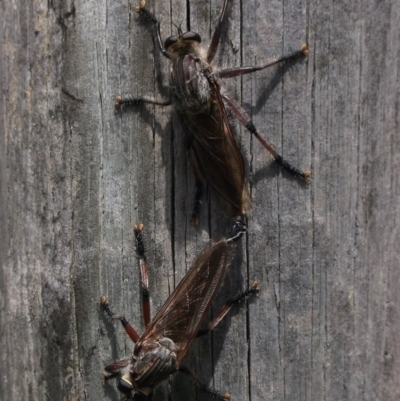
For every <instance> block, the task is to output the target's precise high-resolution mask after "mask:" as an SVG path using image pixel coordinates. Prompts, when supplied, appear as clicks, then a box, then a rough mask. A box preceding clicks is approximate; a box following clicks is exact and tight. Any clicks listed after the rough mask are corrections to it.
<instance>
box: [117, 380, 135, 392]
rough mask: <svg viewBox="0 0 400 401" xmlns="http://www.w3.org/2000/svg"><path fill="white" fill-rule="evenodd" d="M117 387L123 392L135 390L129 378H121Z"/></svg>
mask: <svg viewBox="0 0 400 401" xmlns="http://www.w3.org/2000/svg"><path fill="white" fill-rule="evenodd" d="M117 388H118V390H119V391H121V393H123V394H130V393H131V392H132V390H133V386H132V384H131V383H129V382H128V380H125V379H120V380H119V381H118V383H117Z"/></svg>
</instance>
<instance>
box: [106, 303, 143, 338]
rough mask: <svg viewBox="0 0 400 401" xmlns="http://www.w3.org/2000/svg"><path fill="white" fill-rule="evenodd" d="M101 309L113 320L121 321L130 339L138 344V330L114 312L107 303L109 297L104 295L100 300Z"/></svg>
mask: <svg viewBox="0 0 400 401" xmlns="http://www.w3.org/2000/svg"><path fill="white" fill-rule="evenodd" d="M100 308H101V309H103V311H104V312H105V313H106V314H107V315H108V316H110V318H111V319H113V320H119V321H120V322H121V324H122V326H123V328H124V329H125V331H126V333H127V334H128V336H129V337H130V339H131V340H132V341H133V342H134V343H136V342H137V341H138V340H139V338H140V337H139V334H138V333H137V332H136V330H135V329H134V328H133V327H132V326H131V324H130V323H129V322H128V321H127V320H126V319H125V318H124V317H123V316H119V315H115V314H114V313H113V311H112V310H111V307H110V305H109V304H108V302H107V297H105V296H104V295H103V296H102V297H101V298H100Z"/></svg>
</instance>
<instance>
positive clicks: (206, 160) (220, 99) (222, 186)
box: [116, 0, 311, 225]
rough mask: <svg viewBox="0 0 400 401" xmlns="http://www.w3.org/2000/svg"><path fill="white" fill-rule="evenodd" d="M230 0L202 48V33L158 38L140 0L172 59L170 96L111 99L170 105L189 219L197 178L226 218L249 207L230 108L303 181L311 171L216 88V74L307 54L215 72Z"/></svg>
mask: <svg viewBox="0 0 400 401" xmlns="http://www.w3.org/2000/svg"><path fill="white" fill-rule="evenodd" d="M230 1H232V0H224V5H223V7H222V11H221V15H220V17H219V21H218V25H217V27H216V28H215V31H214V34H213V37H212V40H211V44H210V46H209V48H208V50H207V51H205V49H204V48H203V47H201V37H200V35H199V34H198V33H195V32H190V31H189V32H185V33H183V32H182V30H181V28H180V27H178V33H177V35H174V36H171V37H169V38H168V39H166V40H165V42H164V44H163V43H162V40H161V34H160V23H159V22H158V20H157V19H156V18H155V16H154V15H153V14H152V13H151V12H150V11H149V10H148V9H147V8H145V1H144V0H142V1H141V2H140V6H139V7H136V9H135V11H136V12H137V13H138V14H139V15H140V16H142V17H145V18H146V19H147V20H149V21H150V22H152V23H153V24H154V35H155V39H156V41H157V43H158V47H159V49H160V51H161V53H162V54H163V55H164V56H165V57H167V58H168V59H170V60H171V76H170V79H171V88H170V90H171V95H170V99H169V100H167V101H165V102H161V101H160V102H158V101H154V100H151V99H145V98H124V99H123V98H121V97H120V96H117V98H116V108H121V106H122V105H137V104H143V103H150V104H154V105H159V106H168V105H171V104H172V105H173V106H174V108H175V110H176V112H177V114H178V117H179V120H180V122H181V123H182V126H183V129H184V131H185V135H186V147H187V154H188V158H189V163H190V166H191V169H192V171H193V174H194V177H195V181H196V194H195V203H194V207H193V213H192V218H191V223H192V224H194V225H197V224H198V222H199V212H200V199H201V196H202V192H203V184H202V180H201V179H205V180H206V181H208V182H209V183H210V185H211V187H212V188H213V189H214V192H215V194H216V195H217V198H218V200H219V203H220V205H221V208H222V210H223V211H224V212H225V214H226V215H227V216H229V217H237V216H243V215H244V214H245V213H246V212H247V211H248V210H249V209H250V204H251V202H250V195H249V192H248V189H247V186H246V183H245V167H244V161H243V157H242V155H241V153H240V150H239V148H238V145H237V143H236V140H235V138H234V136H233V134H232V127H231V124H230V122H229V118H228V116H227V113H226V108H228V109H230V110H231V111H232V113H233V114H234V115H235V116H236V117H237V118H238V120H239V121H240V122H241V123H242V124H243V125H244V126H245V127H246V129H247V130H248V131H249V132H250V133H252V134H253V135H255V137H256V138H257V139H258V140H259V141H260V142H261V144H262V145H263V146H264V147H265V148H266V149H267V150H268V151H269V152H270V153H271V154H272V156H273V157H274V158H275V160H276V161H277V162H278V163H279V164H280V165H281V166H283V167H284V168H286V169H287V170H288V171H290V172H291V173H292V174H293V175H295V176H297V177H300V178H301V179H302V180H304V181H305V182H307V181H308V180H309V177H310V174H311V173H310V171H305V172H301V171H300V170H299V169H298V168H296V167H294V166H292V165H291V164H290V163H289V162H287V161H286V160H285V159H283V157H282V156H281V155H279V154H278V153H277V152H276V151H275V150H274V149H273V148H272V147H271V145H270V144H269V143H268V142H267V141H266V140H265V139H263V138H262V137H261V136H260V135H259V133H258V131H257V129H256V127H255V126H254V124H253V122H252V121H251V119H250V117H249V116H248V115H247V113H246V112H245V111H244V110H243V108H242V107H241V106H240V105H239V104H238V103H237V102H236V101H235V100H233V99H231V98H230V97H228V96H227V95H225V94H223V93H221V90H220V89H221V86H220V79H222V78H232V77H236V76H239V75H244V74H249V73H252V72H255V71H259V70H263V69H265V68H267V67H270V66H272V65H275V64H278V63H281V62H285V61H288V60H291V59H295V58H298V57H300V56H307V55H308V48H307V45H303V46H302V48H301V50H299V51H296V52H293V53H291V54H289V55H286V56H284V57H281V58H279V59H276V60H273V61H271V62H269V63H267V64H265V65H263V66H260V67H237V68H228V69H225V70H221V71H214V70H213V68H212V66H211V65H210V63H211V62H212V60H213V59H214V56H215V54H216V52H217V48H218V44H219V41H220V37H221V29H222V25H223V23H224V22H225V20H226V18H227V17H226V14H227V13H226V9H227V6H228V3H229V2H230Z"/></svg>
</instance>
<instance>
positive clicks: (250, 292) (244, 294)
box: [196, 281, 260, 337]
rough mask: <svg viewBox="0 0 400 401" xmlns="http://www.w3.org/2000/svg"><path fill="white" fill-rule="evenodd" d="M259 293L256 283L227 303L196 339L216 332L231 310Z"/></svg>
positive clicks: (200, 331) (199, 332)
mask: <svg viewBox="0 0 400 401" xmlns="http://www.w3.org/2000/svg"><path fill="white" fill-rule="evenodd" d="M259 291H260V288H259V287H258V283H257V281H255V282H254V283H253V285H252V286H251V288H248V289H247V290H245V291H242V292H240V293H239V294H238V295H236V296H235V297H233V298H231V299H230V300H228V301H227V302H226V303H225V305H224V306H223V307H222V308H221V310H220V311H219V313H218V315H217V316H216V317H215V318H214V319H213V320H212V321H211V322H210V323H209V324H208V326H207V328H206V329H203V330H199V331H198V333H197V336H196V337H201V336H204V335H205V334H207V333H209V332H210V331H212V330H214V329H215V327H216V326H217V325H218V323H219V322H220V321H221V320H222V319H223V318H224V317H225V315H226V314H227V313H228V312H229V311H230V309H231V308H232V306H233V305H234V304H237V303H239V302H240V301H242V300H243V299H245V298H247V297H249V296H251V295H254V294H256V293H258V292H259Z"/></svg>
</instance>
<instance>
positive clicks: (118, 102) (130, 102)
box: [115, 95, 171, 109]
mask: <svg viewBox="0 0 400 401" xmlns="http://www.w3.org/2000/svg"><path fill="white" fill-rule="evenodd" d="M141 104H153V105H155V106H170V105H171V100H165V101H157V100H153V99H147V98H144V97H125V98H122V97H121V96H119V95H118V96H116V97H115V108H116V109H120V108H121V107H122V106H139V105H141Z"/></svg>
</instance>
